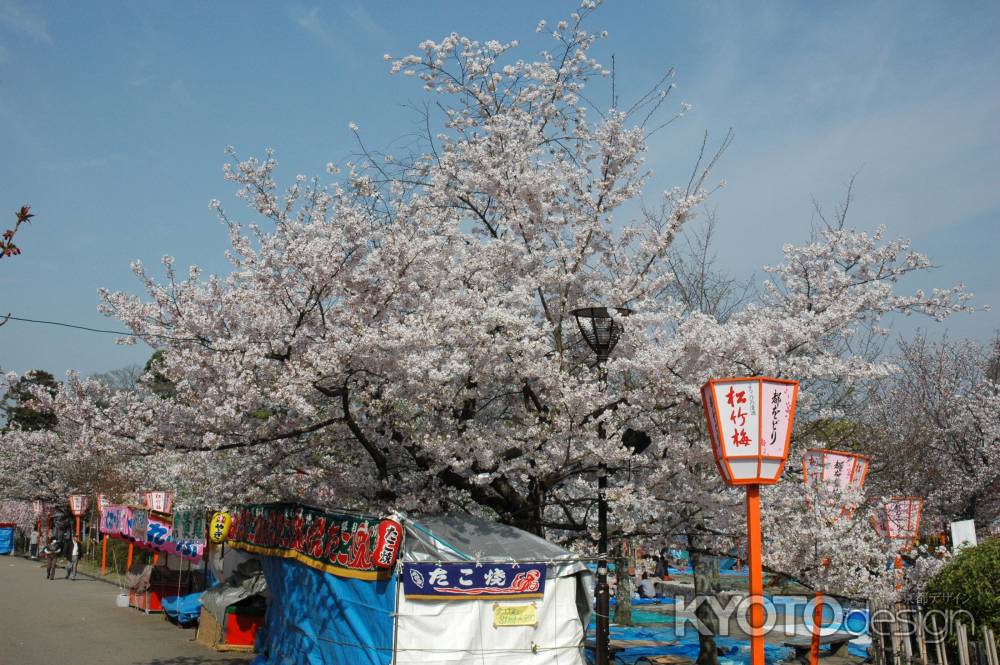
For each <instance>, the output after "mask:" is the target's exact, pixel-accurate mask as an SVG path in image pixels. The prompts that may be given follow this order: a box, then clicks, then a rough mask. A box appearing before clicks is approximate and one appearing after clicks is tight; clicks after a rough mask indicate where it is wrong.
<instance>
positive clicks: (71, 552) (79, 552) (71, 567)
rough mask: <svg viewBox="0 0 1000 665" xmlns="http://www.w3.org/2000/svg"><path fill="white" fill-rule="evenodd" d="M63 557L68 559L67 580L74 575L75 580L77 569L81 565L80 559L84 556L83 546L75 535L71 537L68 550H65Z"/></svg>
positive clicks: (67, 545) (67, 546)
mask: <svg viewBox="0 0 1000 665" xmlns="http://www.w3.org/2000/svg"><path fill="white" fill-rule="evenodd" d="M63 556H65V557H66V579H69V576H70V575H71V574H72V575H73V579H74V580H75V579H76V569H77V566H79V565H80V557H81V556H83V544H82V543H80V539H79V538H77V537H76V536H75V535H73V536H70V538H69V542H68V543H67V544H66V549H65V550H63Z"/></svg>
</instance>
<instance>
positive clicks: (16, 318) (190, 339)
mask: <svg viewBox="0 0 1000 665" xmlns="http://www.w3.org/2000/svg"><path fill="white" fill-rule="evenodd" d="M2 321H20V322H22V323H40V324H43V325H47V326H59V327H62V328H73V329H75V330H85V331H87V332H95V333H105V334H108V335H118V336H119V337H140V338H142V337H156V338H159V339H169V340H174V341H177V342H198V343H200V344H207V342H208V340H205V339H201V338H198V337H174V336H173V335H162V334H158V333H145V334H142V335H139V334H136V333H133V332H124V331H121V330H107V329H105V328H90V327H88V326H80V325H77V324H75V323H63V322H61V321H43V320H41V319H27V318H24V317H20V316H14V315H13V314H8V315H6V316H4V317H3V319H2Z"/></svg>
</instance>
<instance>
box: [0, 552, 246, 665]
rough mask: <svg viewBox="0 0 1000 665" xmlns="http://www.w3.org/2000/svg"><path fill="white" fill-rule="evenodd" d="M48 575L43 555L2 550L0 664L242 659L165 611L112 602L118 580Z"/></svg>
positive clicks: (180, 663) (140, 664)
mask: <svg viewBox="0 0 1000 665" xmlns="http://www.w3.org/2000/svg"><path fill="white" fill-rule="evenodd" d="M64 575H65V571H64V570H63V569H61V568H60V569H59V570H58V571H57V576H56V579H55V580H52V581H49V580H46V579H45V568H44V567H43V564H42V563H41V562H40V561H29V560H27V559H24V558H21V557H11V556H0V665H63V664H66V665H245V664H246V663H248V662H250V659H251V657H249V656H243V655H234V654H223V653H217V652H215V651H212V650H211V649H208V648H207V647H205V646H203V645H201V644H198V643H197V642H195V641H194V636H195V631H194V630H193V629H182V628H179V627H177V626H175V625H174V624H172V623H170V622H169V621H167V620H166V619H165V618H164V617H163V615H161V614H151V615H146V614H143V613H142V612H139V611H138V610H135V609H132V608H120V607H117V606H116V605H115V597H116V596H117V595H118V588H117V587H116V586H114V585H112V584H108V583H107V582H104V581H100V580H96V579H94V578H92V577H89V576H85V575H84V574H83V573H82V572H81V574H80V576H79V579H78V580H76V581H72V580H66V579H64Z"/></svg>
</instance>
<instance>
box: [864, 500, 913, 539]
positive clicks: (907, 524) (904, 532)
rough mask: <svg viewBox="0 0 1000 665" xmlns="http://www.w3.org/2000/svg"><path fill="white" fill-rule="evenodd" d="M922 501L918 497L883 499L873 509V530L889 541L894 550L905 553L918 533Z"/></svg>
mask: <svg viewBox="0 0 1000 665" xmlns="http://www.w3.org/2000/svg"><path fill="white" fill-rule="evenodd" d="M923 509H924V500H923V499H922V498H920V497H918V496H894V497H892V498H890V499H883V500H882V502H881V503H880V504H879V505H878V506H877V507H876V508H875V516H874V518H873V519H872V521H873V524H874V525H875V530H876V531H878V532H879V534H880V535H881V536H882V537H883V538H885V539H886V540H888V541H889V543H890V544H891V545H892V546H893V548H894V549H896V550H898V551H906V550H908V549H910V548H911V547H913V541H914V540H915V539H916V537H917V535H918V534H919V533H920V514H921V513H922V512H923Z"/></svg>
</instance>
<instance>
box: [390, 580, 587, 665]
mask: <svg viewBox="0 0 1000 665" xmlns="http://www.w3.org/2000/svg"><path fill="white" fill-rule="evenodd" d="M589 579H590V578H589V576H581V575H566V576H564V577H555V578H549V579H548V580H547V582H546V585H545V594H544V595H543V597H542V598H541V599H536V600H533V601H532V600H528V599H525V600H492V601H491V600H450V601H427V600H407V599H406V596H405V595H404V594H403V593H402V589H400V590H399V595H398V598H399V603H398V606H397V619H396V621H397V635H396V649H395V651H396V658H395V660H394V661H393V662H394V663H395V664H396V665H428V664H431V663H443V664H446V665H522V664H523V663H530V664H531V665H584V663H585V660H584V658H583V653H582V650H581V648H580V647H581V644H582V642H583V634H584V626H583V623H582V622H581V619H580V608H579V606H578V604H577V586H578V585H579V584H584V583H585V582H586V581H589ZM532 602H534V603H535V604H536V607H537V618H538V624H537V626H535V627H531V626H502V627H498V628H494V627H493V606H494V604H497V605H528V604H530V603H532Z"/></svg>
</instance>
